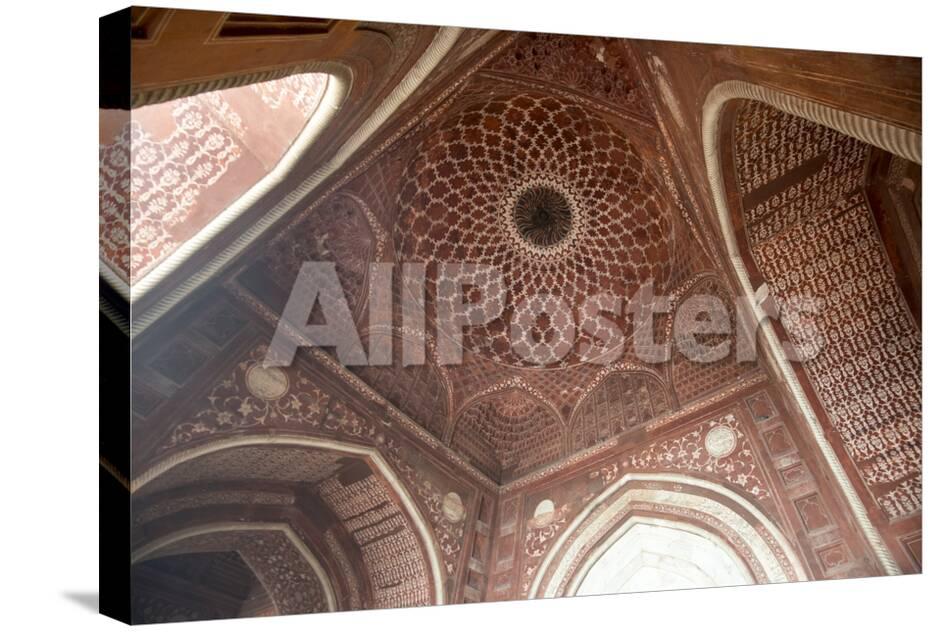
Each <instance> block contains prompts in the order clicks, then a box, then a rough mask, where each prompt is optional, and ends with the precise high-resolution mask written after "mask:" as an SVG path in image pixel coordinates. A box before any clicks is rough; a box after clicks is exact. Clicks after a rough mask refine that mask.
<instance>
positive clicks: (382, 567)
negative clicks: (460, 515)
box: [131, 434, 445, 607]
mask: <svg viewBox="0 0 946 632" xmlns="http://www.w3.org/2000/svg"><path fill="white" fill-rule="evenodd" d="M340 463H343V464H347V465H346V466H345V467H347V468H348V469H342V468H341V467H340V466H339V464H340ZM352 466H354V467H355V469H356V470H357V473H356V474H355V475H354V476H353V475H352V470H351V467H352ZM254 481H257V482H263V483H265V484H267V485H269V486H272V485H275V484H280V483H281V484H283V485H284V486H286V488H287V489H297V490H298V489H299V488H307V489H311V490H312V491H313V493H314V494H316V495H317V496H318V504H317V505H315V506H314V507H315V509H314V511H316V513H318V515H310V516H308V517H309V518H310V519H313V520H315V521H316V522H319V521H321V522H323V523H324V522H326V521H329V522H331V523H332V524H333V525H334V526H335V527H338V528H339V529H343V530H345V532H346V533H347V534H348V535H350V536H351V538H352V540H351V541H352V545H353V546H354V547H356V549H357V552H358V555H359V556H360V558H361V561H362V563H363V565H364V568H365V572H366V578H365V581H366V582H367V584H368V585H369V586H370V587H371V595H372V599H371V601H370V602H366V603H364V606H366V607H397V606H411V605H433V604H441V603H444V602H445V594H444V577H443V570H442V568H443V562H442V560H441V557H440V552H439V547H438V546H437V543H436V538H435V536H434V534H433V532H432V529H431V527H430V526H429V525H428V523H427V522H426V520H425V519H424V518H423V515H422V514H421V512H420V510H419V508H418V506H417V505H416V503H415V502H414V500H413V498H412V496H411V495H410V494H409V492H408V491H407V489H406V487H404V485H403V483H402V482H401V481H400V480H399V478H398V477H397V476H396V474H395V473H394V471H393V470H392V469H391V467H390V466H389V465H388V463H387V462H386V461H385V460H384V459H383V458H382V457H381V456H380V455H379V454H378V452H377V451H376V450H374V449H373V448H371V447H367V446H360V445H355V444H349V443H344V442H339V441H335V440H330V439H322V438H316V437H308V436H298V435H278V436H273V435H261V434H250V435H244V436H240V437H230V438H227V439H222V440H217V441H211V442H207V443H204V444H202V445H200V446H197V447H194V448H191V449H187V450H182V451H180V452H176V453H174V454H172V455H170V456H168V457H167V458H165V459H164V460H163V461H161V462H159V463H157V464H156V465H155V466H153V467H151V468H150V469H148V470H147V471H146V472H144V473H143V474H141V475H140V476H138V477H137V478H135V479H134V480H133V481H132V483H131V491H132V494H133V496H132V497H133V502H136V503H137V504H138V508H137V509H136V512H137V513H138V515H142V516H149V520H151V519H153V520H154V521H155V522H156V523H158V522H159V521H160V520H161V519H162V518H166V517H167V516H168V515H170V514H172V513H174V512H175V511H181V512H182V513H181V515H185V514H184V513H183V512H185V511H187V510H190V514H188V515H189V516H193V515H194V514H195V511H194V510H197V515H198V516H199V515H200V514H199V510H200V507H201V506H206V504H211V505H217V507H218V509H219V507H221V506H222V505H232V504H233V503H237V504H239V505H243V506H246V507H249V508H250V509H251V511H250V512H249V513H248V514H247V515H249V516H251V517H254V519H252V520H249V521H246V522H242V521H241V522H237V523H236V524H237V525H239V526H240V527H241V528H242V529H245V530H254V529H256V528H257V527H259V525H260V524H263V525H268V526H264V527H262V528H267V529H270V530H272V529H280V530H282V531H283V532H285V530H284V529H282V527H277V526H274V525H273V524H271V523H265V522H264V523H261V522H258V521H256V520H259V518H256V517H257V516H260V515H263V514H262V513H260V512H255V511H253V503H252V501H251V500H241V499H240V498H241V496H240V494H241V493H243V492H240V491H239V490H241V489H245V487H246V484H247V483H252V482H254ZM231 484H232V486H233V489H232V490H230V489H226V490H225V491H226V494H225V497H224V498H223V499H222V500H221V499H220V498H219V497H220V491H219V490H220V487H221V486H227V485H231ZM208 489H214V490H217V492H216V493H217V495H218V498H217V499H216V500H215V499H214V498H213V494H212V493H209V492H208V491H207V490H208ZM181 490H183V491H181ZM172 492H174V493H173V496H172V498H170V500H173V502H174V503H177V505H176V506H172V507H171V508H170V509H168V507H166V506H163V507H159V506H158V505H159V501H160V502H161V503H165V504H166V501H167V500H169V498H168V496H169V495H172ZM177 492H181V493H177ZM190 492H193V493H190ZM275 495H276V493H275V492H274V490H272V489H269V492H268V495H267V497H266V498H267V499H266V500H264V501H262V502H263V503H264V504H267V503H269V504H271V503H273V497H274V496H275ZM242 497H243V498H245V497H246V494H245V493H243V496H242ZM362 497H364V498H362ZM207 498H209V500H204V499H207ZM152 499H153V502H152ZM235 499H236V500H235ZM362 501H364V502H362ZM277 502H278V499H277ZM359 503H361V504H366V506H368V505H370V508H371V509H372V511H375V512H378V511H381V509H379V507H380V506H381V505H383V507H382V509H383V510H384V515H383V516H380V518H384V519H385V520H389V521H393V523H396V524H397V525H399V527H398V529H396V530H394V531H392V534H391V535H392V537H396V538H397V542H388V544H389V545H390V546H394V547H395V548H397V549H398V550H401V551H402V552H404V553H405V555H402V556H400V557H397V556H392V555H391V554H390V551H388V550H387V549H386V548H385V546H386V545H385V544H383V542H382V538H381V537H378V536H379V534H375V537H372V538H365V539H364V540H363V541H362V540H361V539H359V537H356V536H355V535H354V532H355V531H357V530H358V529H359V527H360V526H361V525H360V524H356V522H358V520H359V519H360V516H362V515H363V512H360V510H359V509H358V506H359ZM379 503H380V504H379ZM290 504H293V505H296V504H297V503H296V502H295V501H294V502H292V503H290ZM306 507H313V505H311V504H304V505H300V506H299V507H298V508H299V509H300V510H302V511H310V510H309V509H306ZM218 509H215V510H214V516H215V517H216V516H218V515H219V510H218ZM217 519H219V518H217ZM166 522H167V521H166ZM283 526H284V527H285V526H286V525H283ZM145 527H146V528H144V529H142V530H141V531H140V532H139V533H145V534H148V533H151V532H153V531H155V529H152V528H151V527H150V525H145ZM159 527H160V525H159ZM208 528H213V529H216V527H214V526H213V525H207V524H202V523H200V522H198V523H196V524H194V523H192V522H191V523H188V524H187V526H186V529H185V530H184V535H183V536H182V535H180V534H178V535H177V536H174V537H175V538H177V539H181V538H183V537H190V536H189V535H188V534H189V531H187V529H196V530H197V531H199V532H202V531H203V530H205V529H208ZM233 528H234V527H232V526H227V525H225V526H224V530H226V529H233ZM287 528H289V527H287ZM158 530H159V529H158ZM217 530H218V529H217ZM289 531H293V529H292V528H289ZM171 535H174V534H171ZM171 535H168V534H167V533H161V536H160V538H162V539H165V538H168V537H171ZM295 535H298V534H295ZM286 537H289V538H292V537H293V536H292V535H287V536H286ZM296 539H298V540H299V541H300V542H301V541H302V540H301V539H300V538H298V537H297V538H296ZM175 541H176V540H175ZM156 546H157V547H159V548H160V547H163V546H166V544H165V543H163V542H162V541H160V540H159V541H158V544H155V542H153V541H152V540H151V539H150V538H147V537H145V538H144V542H143V543H141V544H140V545H139V547H138V550H136V553H135V555H136V556H137V557H136V559H137V558H141V559H143V558H145V557H146V556H147V555H149V554H150V553H151V551H152V550H155V547H156ZM390 546H389V547H388V548H390ZM407 552H410V553H411V554H410V555H407V554H406V553H407ZM312 557H313V559H314V558H315V556H314V555H313V556H312ZM395 558H397V559H395ZM316 561H317V560H316ZM392 561H393V562H397V563H399V564H400V563H402V562H403V564H407V565H410V567H411V568H410V569H408V570H410V572H409V573H407V575H408V576H410V578H411V579H410V580H409V582H408V584H409V586H405V587H397V586H390V585H388V582H386V581H385V580H384V577H385V573H390V572H394V571H392V570H391V569H389V568H388V566H389V565H390V563H391V562H392ZM395 570H396V569H395ZM402 570H404V569H402ZM402 575H403V573H402ZM345 584H346V585H347V586H348V587H343V588H340V590H350V585H351V584H350V583H349V582H348V581H347V578H346V581H345ZM401 588H404V589H403V590H402V589H401ZM336 601H339V600H336Z"/></svg>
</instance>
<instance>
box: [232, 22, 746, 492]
mask: <svg viewBox="0 0 946 632" xmlns="http://www.w3.org/2000/svg"><path fill="white" fill-rule="evenodd" d="M493 54H494V56H493V57H492V58H489V57H486V58H485V59H483V60H481V61H479V62H477V63H478V64H479V65H475V66H472V67H471V68H469V69H468V70H467V71H466V73H465V74H463V75H462V76H463V77H464V78H463V80H462V81H461V82H459V83H458V84H454V85H455V88H453V89H451V88H449V87H448V89H446V90H445V91H444V92H443V93H442V96H441V97H440V98H437V99H432V100H431V102H430V103H428V104H425V105H424V106H423V107H420V106H418V109H417V111H416V112H413V113H412V116H411V118H410V119H409V120H408V121H407V122H406V123H405V124H404V125H403V127H401V128H400V129H399V130H398V131H397V132H395V135H394V137H393V138H391V140H390V141H386V142H382V143H381V144H380V145H379V148H378V149H375V150H374V151H373V152H371V153H370V154H369V158H367V159H366V160H364V161H363V162H362V163H360V164H359V165H358V166H357V167H355V168H354V169H353V170H352V171H351V172H350V173H349V174H348V175H347V176H346V177H345V178H344V179H343V180H342V181H341V182H340V183H339V184H338V185H337V186H335V187H334V188H332V189H331V190H329V191H327V192H324V193H323V195H322V196H321V197H320V198H319V199H317V200H315V201H314V202H313V203H312V205H311V206H310V207H309V208H308V209H306V210H305V211H304V212H301V213H298V214H297V215H296V216H295V217H294V219H293V220H292V221H291V222H290V223H289V224H288V225H287V226H285V227H283V228H282V230H281V232H280V233H279V234H278V235H277V236H276V237H274V238H273V239H272V241H270V243H269V245H268V246H267V247H266V254H265V256H264V257H263V259H262V262H261V263H260V264H257V265H256V267H255V268H253V269H251V270H250V271H248V272H247V273H246V274H243V275H242V276H241V278H240V283H242V284H243V287H246V288H248V289H250V291H251V292H252V293H254V294H255V295H256V296H258V297H261V298H262V300H263V302H264V303H266V304H267V305H268V306H269V308H270V310H271V312H270V313H271V314H272V313H275V314H278V313H279V312H281V310H282V308H283V306H284V305H285V301H286V299H287V298H288V294H289V291H290V290H291V289H292V287H293V283H294V280H295V272H294V271H296V270H298V265H299V262H301V261H305V260H327V259H329V260H332V261H335V262H336V265H337V268H338V273H339V278H340V279H341V281H342V288H343V290H344V292H345V294H346V297H347V298H348V302H349V305H350V306H351V308H352V310H353V313H354V315H355V318H356V322H357V323H358V327H359V330H360V331H361V332H362V335H363V336H367V333H368V330H369V319H368V316H367V312H368V310H367V307H366V304H367V301H366V298H365V297H366V295H367V291H366V290H367V286H368V283H369V277H370V271H369V267H368V266H367V265H366V264H367V263H372V262H390V263H393V265H394V268H395V272H394V274H395V279H399V278H400V276H399V274H398V271H399V269H400V267H401V266H402V265H404V264H406V263H416V262H420V263H425V264H427V266H426V269H427V285H426V289H425V292H426V295H425V296H424V298H425V299H426V308H427V316H426V335H427V341H426V346H425V348H426V361H427V364H426V365H425V368H424V369H422V370H421V369H418V368H417V367H404V366H402V363H401V356H400V355H398V353H399V352H398V351H396V352H395V360H396V362H395V363H394V364H393V365H391V366H372V367H352V368H351V371H352V373H354V374H355V375H357V376H358V378H359V379H360V380H361V381H363V382H364V383H365V384H366V385H367V386H368V387H370V388H371V389H372V390H374V391H375V392H376V393H378V394H379V395H381V397H384V398H385V399H387V400H388V401H389V402H390V403H391V405H392V406H394V407H395V408H397V409H398V410H400V411H401V412H403V413H404V414H405V415H407V416H408V417H410V418H411V419H412V420H413V421H415V422H416V423H418V424H420V425H422V426H423V427H424V428H425V429H426V430H427V431H428V432H429V433H430V434H431V435H433V436H434V437H435V438H436V439H438V440H440V441H441V442H443V443H444V444H446V445H448V446H449V447H451V448H452V449H453V450H454V451H455V452H456V453H457V454H459V455H460V456H461V457H463V458H464V459H466V460H467V461H469V462H470V463H471V464H473V465H474V467H476V468H477V469H479V470H480V471H481V472H483V473H485V474H486V475H487V476H488V477H490V478H492V479H493V480H495V481H497V482H507V481H510V480H513V479H516V478H518V477H521V476H524V475H526V474H528V473H529V472H533V471H535V470H536V469H541V468H542V467H545V466H547V465H549V464H551V463H554V462H556V461H558V460H560V459H562V458H564V457H566V456H568V455H569V454H571V453H573V452H576V451H579V450H583V449H587V448H590V447H593V446H595V445H596V444H598V443H601V442H604V441H607V440H608V439H611V438H613V437H615V436H617V435H618V434H620V433H624V432H625V431H628V430H630V429H633V428H634V427H637V426H640V425H642V424H644V423H646V422H648V421H650V420H652V419H655V418H657V417H659V416H661V415H667V414H672V413H673V411H674V410H675V409H676V408H677V406H678V400H677V398H676V395H675V392H674V388H673V386H672V376H673V375H674V370H673V369H672V368H671V364H676V365H679V366H678V368H677V372H678V373H679V372H681V371H684V372H685V369H686V366H685V362H686V360H685V359H681V358H676V357H675V358H673V359H672V360H671V362H665V363H663V364H648V363H646V362H644V361H643V360H642V359H641V358H638V357H636V355H635V353H634V349H633V348H632V346H633V345H631V344H630V343H629V340H630V335H631V333H632V331H633V325H634V323H633V314H632V313H631V312H630V307H631V306H632V305H634V304H635V303H634V301H640V300H642V301H644V303H643V304H645V305H646V304H647V301H648V300H649V299H648V298H643V299H640V298H639V296H641V295H644V296H650V295H649V294H646V293H644V292H639V291H640V290H642V289H646V288H647V287H648V286H649V287H650V288H651V290H652V292H653V294H656V295H665V296H668V297H669V298H670V299H671V302H673V301H674V300H677V299H679V298H680V297H681V296H682V295H683V294H685V293H686V292H687V291H688V290H689V289H691V288H692V287H693V286H694V283H695V282H696V280H697V278H698V277H700V275H705V274H707V273H708V272H710V271H711V270H712V266H711V265H710V264H709V263H708V261H709V256H708V255H707V253H705V252H704V250H703V247H702V244H703V243H705V241H704V239H703V236H702V235H699V234H698V231H697V228H696V227H695V224H694V221H693V213H692V208H690V207H688V206H687V204H688V203H687V202H685V201H683V199H684V197H685V196H683V195H681V193H680V192H679V191H678V189H677V184H676V182H675V180H674V179H673V177H672V176H671V175H670V173H671V169H669V168H668V160H667V153H666V152H667V150H666V147H665V146H664V145H663V140H662V137H661V132H660V129H659V126H658V118H657V116H658V115H657V113H656V111H655V109H654V102H653V98H654V97H653V96H652V93H651V92H650V91H649V89H648V88H647V86H646V85H645V84H644V83H643V81H642V80H641V79H640V78H639V77H640V74H639V71H638V65H637V62H636V61H635V59H634V58H633V55H632V54H631V53H630V52H629V51H628V50H627V49H625V48H624V47H623V46H622V45H621V44H620V43H615V42H613V41H609V40H605V39H600V38H581V37H565V36H561V37H560V36H539V35H528V34H525V35H519V36H517V37H515V38H511V39H509V38H507V42H506V44H505V45H504V46H501V47H500V48H499V49H498V50H495V51H494V53H493ZM576 58H577V59H582V60H585V61H586V62H587V63H586V64H582V65H579V66H576V64H574V63H573V61H574V59H576ZM576 68H580V70H578V71H576V70H575V69H576ZM444 263H470V264H479V265H486V266H492V267H494V269H496V270H498V271H499V273H500V278H499V279H491V280H490V282H489V283H486V284H480V285H478V286H476V287H472V286H470V285H460V284H457V285H456V286H455V289H454V290H453V292H456V293H459V292H461V291H462V292H463V295H462V296H460V295H459V294H457V295H454V296H443V294H442V291H443V289H444V288H443V287H441V288H438V286H437V270H438V264H444ZM500 280H501V283H500ZM703 285H704V286H706V284H705V283H704V284H703ZM499 286H504V288H505V290H506V294H505V295H504V296H500V295H499V294H498V293H497V291H496V290H497V288H498V287H499ZM712 287H714V288H716V290H718V293H719V294H721V295H723V299H724V300H727V301H728V300H729V297H728V289H727V287H726V284H725V283H723V282H719V283H716V284H715V285H713V286H712ZM438 289H439V290H440V292H441V294H440V296H439V297H438ZM394 290H395V292H394V302H395V304H394V310H393V313H394V314H395V321H394V325H395V342H396V344H395V345H394V346H395V348H397V347H398V346H399V345H400V344H401V343H402V342H403V341H405V340H408V339H412V340H414V341H415V343H416V340H417V338H416V336H412V333H416V332H412V331H410V329H411V326H408V325H407V324H406V323H402V322H401V321H400V320H399V319H400V316H399V315H400V314H401V305H402V303H403V301H404V300H407V299H408V298H412V299H416V298H419V297H417V296H413V297H408V296H403V297H402V296H401V295H400V292H401V286H400V281H396V282H395V283H394ZM407 290H408V291H410V289H409V288H407ZM415 293H419V292H417V291H416V290H415ZM607 296H613V297H616V298H617V299H618V300H619V301H620V304H619V305H616V304H614V303H612V302H609V299H608V298H605V297H607ZM438 298H440V299H448V300H447V301H443V300H441V301H440V302H439V303H438V301H437V299H438ZM500 301H501V302H500ZM478 302H479V303H480V305H481V306H482V308H483V309H484V310H485V311H487V312H489V313H498V314H500V316H499V317H498V318H493V319H491V320H490V319H487V322H486V324H483V325H476V326H472V327H466V328H465V331H464V336H463V350H464V352H463V358H462V362H461V363H459V364H455V365H454V364H448V365H444V366H441V365H439V364H438V363H437V361H436V360H437V357H438V356H437V344H436V324H437V316H438V314H437V308H438V305H440V306H444V305H454V306H456V305H463V304H469V303H478ZM637 306H638V307H639V305H637ZM448 315H449V314H448ZM415 326H416V325H415ZM671 326H672V313H670V314H665V315H658V317H657V325H656V327H655V329H656V332H655V335H656V342H657V343H658V344H660V343H662V342H664V341H666V340H668V335H669V332H670V328H671ZM569 330H571V331H573V333H574V340H573V341H569V340H568V338H569V336H568V333H569ZM602 356H603V357H605V358H607V360H608V361H607V362H601V361H600V360H602ZM593 360H598V361H593ZM711 366H715V365H711ZM727 366H728V364H727ZM753 368H754V365H753V364H748V365H744V366H743V367H742V368H741V369H730V370H726V371H722V372H721V373H720V379H719V380H714V379H713V378H712V376H711V375H710V376H708V377H707V378H706V379H705V380H704V381H703V382H702V383H701V384H700V388H701V389H703V391H702V392H708V391H712V390H714V389H717V388H719V387H721V386H722V385H723V384H724V382H727V381H728V380H731V379H733V378H734V377H738V375H739V373H740V371H751V370H752V369H753ZM703 373H705V371H704V372H703ZM703 373H701V374H703ZM609 376H614V377H613V379H608V378H609ZM615 385H618V386H615ZM622 390H623V391H627V392H626V393H625V392H618V391H622ZM615 393H617V394H616V395H615ZM690 395H691V394H690V393H687V396H688V397H689V396H690ZM615 398H616V399H615ZM579 406H581V411H580V415H579V410H578V408H579ZM579 417H580V418H579ZM579 426H580V428H579Z"/></svg>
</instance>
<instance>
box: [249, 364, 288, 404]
mask: <svg viewBox="0 0 946 632" xmlns="http://www.w3.org/2000/svg"><path fill="white" fill-rule="evenodd" d="M246 387H247V388H248V389H249V390H250V393H252V394H253V395H254V396H256V397H259V398H260V399H267V400H271V399H279V398H280V397H282V396H283V395H285V394H286V392H287V391H288V390H289V376H288V375H286V372H285V371H283V370H282V369H280V368H278V367H264V366H263V365H262V364H254V365H253V366H251V367H250V368H249V370H248V371H247V372H246Z"/></svg>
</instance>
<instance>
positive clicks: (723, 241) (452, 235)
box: [99, 7, 923, 623]
mask: <svg viewBox="0 0 946 632" xmlns="http://www.w3.org/2000/svg"><path fill="white" fill-rule="evenodd" d="M100 50H101V62H100V86H101V88H100V103H99V121H100V136H99V209H100V210H99V212H100V215H99V257H100V268H99V269H100V284H99V286H100V294H99V305H100V349H101V366H102V369H101V370H102V374H101V376H100V377H101V385H102V386H101V389H102V390H101V424H102V432H101V437H102V439H101V456H100V464H101V468H100V470H101V478H100V480H101V513H102V520H101V524H102V526H101V537H102V544H101V556H102V563H101V592H102V594H101V604H102V610H103V612H104V613H105V614H108V615H110V616H113V617H116V618H119V619H122V620H125V621H130V622H132V623H154V622H168V621H190V620H200V619H214V618H230V617H256V616H266V615H282V614H298V613H317V612H330V611H345V610H361V609H379V608H396V607H407V606H429V605H438V604H460V603H476V602H488V601H504V600H521V599H538V598H548V597H566V596H573V595H598V594H608V593H623V592H635V591H654V590H667V589H680V588H709V587H720V586H743V585H750V584H768V583H782V582H799V581H816V580H827V579H843V578H853V577H866V576H882V575H900V574H909V573H918V572H921V569H922V524H921V523H922V482H921V481H922V478H921V469H922V458H921V454H922V450H921V443H922V441H921V438H922V428H921V427H922V423H921V382H922V380H921V301H922V279H921V253H922V228H921V227H922V212H921V208H922V203H921V202H922V188H923V181H922V169H921V162H922V161H921V149H920V146H921V137H922V125H921V105H922V98H921V95H922V92H921V61H920V59H918V58H910V57H896V56H878V55H869V54H859V53H856V52H849V53H847V52H846V53H840V52H824V51H805V50H786V49H774V48H754V47H743V46H729V45H709V44H700V43H691V42H667V41H652V40H643V39H616V38H606V37H595V36H577V35H569V34H553V33H533V32H509V31H502V30H484V29H473V28H461V27H447V26H444V27H436V26H417V25H410V24H392V23H374V22H366V21H357V20H347V19H344V16H334V17H327V18H319V17H292V16H274V15H257V14H243V13H225V12H223V13H222V12H208V11H192V10H181V9H164V8H147V7H132V8H130V9H126V10H124V11H120V12H118V13H115V14H112V15H109V16H105V17H103V18H101V22H100ZM679 598H680V600H681V602H682V601H685V599H686V595H685V594H681V595H680V596H679Z"/></svg>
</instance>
